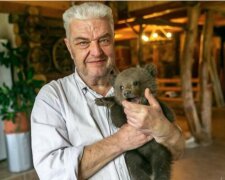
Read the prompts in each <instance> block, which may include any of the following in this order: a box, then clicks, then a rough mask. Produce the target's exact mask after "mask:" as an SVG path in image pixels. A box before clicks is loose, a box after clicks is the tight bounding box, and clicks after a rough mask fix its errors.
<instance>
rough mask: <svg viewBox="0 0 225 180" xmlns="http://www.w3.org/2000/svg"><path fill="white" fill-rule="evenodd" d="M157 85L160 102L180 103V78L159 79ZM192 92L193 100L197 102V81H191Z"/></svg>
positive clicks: (194, 79) (195, 79)
mask: <svg viewBox="0 0 225 180" xmlns="http://www.w3.org/2000/svg"><path fill="white" fill-rule="evenodd" d="M157 83H158V97H159V99H161V100H162V101H170V102H181V101H182V87H181V79H180V78H170V79H165V78H159V79H157ZM192 90H193V95H194V100H195V101H198V100H199V79H198V78H193V79H192Z"/></svg>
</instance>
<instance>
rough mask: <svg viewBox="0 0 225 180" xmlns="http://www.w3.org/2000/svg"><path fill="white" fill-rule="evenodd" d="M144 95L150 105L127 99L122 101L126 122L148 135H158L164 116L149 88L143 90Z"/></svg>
mask: <svg viewBox="0 0 225 180" xmlns="http://www.w3.org/2000/svg"><path fill="white" fill-rule="evenodd" d="M145 97H146V99H147V100H148V102H149V104H150V105H141V104H136V103H132V102H128V101H123V102H122V105H123V106H124V112H125V114H126V116H127V123H128V124H130V125H131V126H133V127H135V128H137V129H139V130H141V131H143V132H145V133H146V134H148V135H150V134H151V135H153V137H154V136H160V134H159V131H162V129H161V124H162V123H163V122H164V121H163V120H165V119H166V117H165V116H164V114H163V112H162V109H161V107H160V105H159V103H158V101H157V100H156V99H155V98H154V96H153V95H152V94H151V93H150V90H149V89H146V90H145ZM159 128H160V129H159Z"/></svg>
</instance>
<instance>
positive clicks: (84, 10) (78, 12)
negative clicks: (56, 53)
mask: <svg viewBox="0 0 225 180" xmlns="http://www.w3.org/2000/svg"><path fill="white" fill-rule="evenodd" d="M95 18H106V19H107V20H108V21H109V23H110V26H111V29H112V32H114V22H113V15H112V10H111V8H110V7H108V6H106V5H104V4H102V3H95V2H87V3H82V4H80V5H74V6H72V7H70V8H69V9H67V10H66V11H65V12H64V13H63V22H64V28H65V31H66V36H67V37H69V24H70V22H71V21H72V20H73V19H78V20H87V19H95Z"/></svg>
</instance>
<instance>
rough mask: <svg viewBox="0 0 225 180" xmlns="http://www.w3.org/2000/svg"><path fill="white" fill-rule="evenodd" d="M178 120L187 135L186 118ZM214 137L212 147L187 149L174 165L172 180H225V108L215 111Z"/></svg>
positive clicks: (178, 118) (213, 121)
mask: <svg viewBox="0 0 225 180" xmlns="http://www.w3.org/2000/svg"><path fill="white" fill-rule="evenodd" d="M177 120H178V124H180V126H181V127H182V129H183V130H184V131H185V133H187V131H188V127H187V124H186V120H185V118H184V117H181V116H180V117H179V116H178V117H177ZM212 135H213V143H212V144H211V145H210V146H207V147H195V148H186V150H185V153H184V156H183V157H182V158H181V159H180V160H178V161H176V162H175V163H174V165H173V172H172V180H225V108H221V109H213V119H212Z"/></svg>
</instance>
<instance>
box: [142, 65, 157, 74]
mask: <svg viewBox="0 0 225 180" xmlns="http://www.w3.org/2000/svg"><path fill="white" fill-rule="evenodd" d="M144 69H146V70H147V71H148V73H149V75H150V76H153V77H156V76H157V74H158V72H157V68H156V65H155V64H153V63H149V64H146V65H145V67H144Z"/></svg>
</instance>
